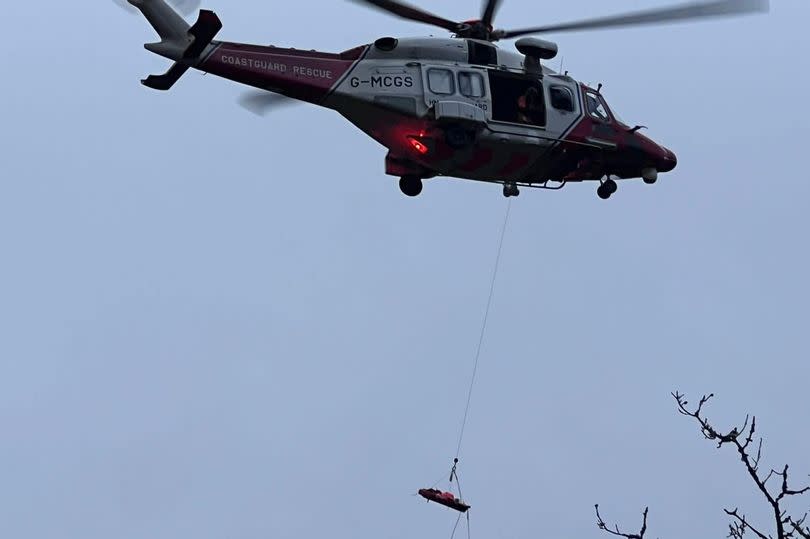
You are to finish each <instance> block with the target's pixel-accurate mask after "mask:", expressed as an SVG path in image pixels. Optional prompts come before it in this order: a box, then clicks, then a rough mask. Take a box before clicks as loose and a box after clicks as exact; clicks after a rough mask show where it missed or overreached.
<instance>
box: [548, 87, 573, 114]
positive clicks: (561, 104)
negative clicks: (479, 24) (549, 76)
mask: <svg viewBox="0 0 810 539" xmlns="http://www.w3.org/2000/svg"><path fill="white" fill-rule="evenodd" d="M549 97H550V98H551V106H552V107H554V108H555V109H557V110H563V111H566V112H574V110H575V109H574V94H573V93H572V92H571V90H569V89H568V88H566V87H565V86H552V87H551V90H550V91H549Z"/></svg>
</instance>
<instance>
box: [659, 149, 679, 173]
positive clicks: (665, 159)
mask: <svg viewBox="0 0 810 539" xmlns="http://www.w3.org/2000/svg"><path fill="white" fill-rule="evenodd" d="M663 150H664V155H663V156H662V157H661V159H660V160H659V163H658V171H659V172H669V171H671V170H673V169H674V168H675V167H676V166H678V158H677V157H676V156H675V154H674V153H673V152H672V150H670V149H669V148H663Z"/></svg>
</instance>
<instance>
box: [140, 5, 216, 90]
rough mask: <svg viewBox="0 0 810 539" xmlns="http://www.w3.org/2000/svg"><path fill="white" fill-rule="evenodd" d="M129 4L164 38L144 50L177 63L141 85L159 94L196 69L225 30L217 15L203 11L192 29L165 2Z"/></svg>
mask: <svg viewBox="0 0 810 539" xmlns="http://www.w3.org/2000/svg"><path fill="white" fill-rule="evenodd" d="M127 1H128V2H129V3H130V4H132V5H133V6H135V7H136V8H138V9H139V10H140V11H141V13H143V16H144V17H146V20H148V21H149V24H151V25H152V27H153V28H154V29H155V31H156V32H157V33H158V35H159V36H160V39H161V41H160V42H158V43H147V44H146V45H144V47H145V48H146V49H147V50H149V51H151V52H154V53H155V54H159V55H160V56H164V57H166V58H169V59H170V60H174V61H175V64H174V65H173V66H172V67H171V69H169V71H167V72H166V73H165V74H163V75H150V76H149V77H147V78H146V79H144V80H142V81H141V82H142V83H143V84H144V85H145V86H148V87H150V88H153V89H155V90H168V89H169V88H171V87H172V86H173V85H174V83H175V82H177V81H178V80H179V79H180V77H182V76H183V74H184V73H185V72H186V71H188V69H189V68H190V67H193V66H194V65H196V63H197V62H198V61H199V59H200V56H201V55H202V54H203V52H204V51H205V50H206V48H207V47H208V46H209V45H211V42H212V41H213V39H214V36H216V34H217V33H218V32H219V31H220V29H222V23H221V22H220V20H219V17H217V16H216V14H215V13H214V12H213V11H207V10H201V11H200V15H199V18H198V19H197V22H196V23H194V26H189V25H188V23H187V22H186V21H185V19H183V17H181V16H180V15H179V14H178V13H177V12H176V11H175V10H174V9H172V7H171V6H170V5H169V4H167V3H166V2H165V0H127Z"/></svg>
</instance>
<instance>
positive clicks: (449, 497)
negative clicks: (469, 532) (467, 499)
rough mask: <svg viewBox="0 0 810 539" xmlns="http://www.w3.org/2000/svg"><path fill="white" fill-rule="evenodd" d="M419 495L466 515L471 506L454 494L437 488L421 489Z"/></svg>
mask: <svg viewBox="0 0 810 539" xmlns="http://www.w3.org/2000/svg"><path fill="white" fill-rule="evenodd" d="M419 495H420V496H422V497H423V498H424V499H426V500H427V501H429V502H436V503H438V504H440V505H443V506H445V507H449V508H450V509H454V510H456V511H458V512H459V513H466V512H467V511H468V510H469V509H470V506H469V505H467V504H466V503H464V502H462V501H461V500H459V499H458V498H456V497H455V496H454V495H453V493H452V492H442V491H441V490H438V489H435V488H423V489H419Z"/></svg>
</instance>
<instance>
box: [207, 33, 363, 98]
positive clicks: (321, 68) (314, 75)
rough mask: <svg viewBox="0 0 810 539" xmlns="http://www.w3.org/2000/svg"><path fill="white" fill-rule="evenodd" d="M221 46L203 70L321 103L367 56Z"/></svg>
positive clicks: (360, 51) (356, 52) (357, 51)
mask: <svg viewBox="0 0 810 539" xmlns="http://www.w3.org/2000/svg"><path fill="white" fill-rule="evenodd" d="M365 50H366V48H365V47H358V48H356V49H352V50H350V51H346V52H345V53H342V54H333V53H327V52H317V51H300V50H296V49H285V48H280V47H263V46H260V45H243V44H240V43H221V44H220V45H218V46H217V47H216V49H215V50H214V51H213V52H212V53H211V55H210V56H209V57H208V58H206V59H205V61H204V62H203V63H202V64H201V65H200V66H199V69H201V70H203V71H206V72H208V73H212V74H214V75H218V76H220V77H224V78H226V79H230V80H233V81H236V82H240V83H243V84H248V85H250V86H255V87H257V88H262V89H265V90H272V91H277V92H280V93H283V94H285V95H288V96H289V97H293V98H296V99H301V100H304V101H309V102H312V103H319V102H320V101H321V100H322V99H323V98H324V97H326V95H327V94H328V93H329V91H330V90H331V89H332V88H333V87H334V86H335V85H336V84H337V83H338V82H339V81H340V79H341V78H342V77H343V76H344V75H345V74H346V72H347V71H349V69H351V67H352V65H354V63H355V62H356V61H357V60H358V59H359V58H360V57H361V56H362V55H363V53H364V52H365Z"/></svg>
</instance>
